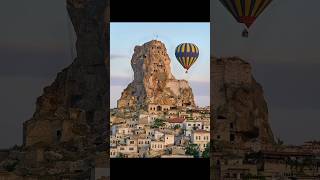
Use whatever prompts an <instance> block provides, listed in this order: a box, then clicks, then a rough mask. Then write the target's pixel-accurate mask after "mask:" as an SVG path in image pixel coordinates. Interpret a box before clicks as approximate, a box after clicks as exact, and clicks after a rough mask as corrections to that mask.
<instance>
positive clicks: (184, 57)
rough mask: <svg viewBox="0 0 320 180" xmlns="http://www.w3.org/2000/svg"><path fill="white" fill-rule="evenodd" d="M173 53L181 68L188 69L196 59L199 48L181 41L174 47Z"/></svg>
mask: <svg viewBox="0 0 320 180" xmlns="http://www.w3.org/2000/svg"><path fill="white" fill-rule="evenodd" d="M175 55H176V58H177V60H178V62H179V63H180V64H181V65H182V66H183V68H184V69H186V70H188V69H189V68H190V67H191V66H192V65H193V64H194V63H195V62H196V60H197V59H198V57H199V48H198V47H197V46H196V45H195V44H192V43H182V44H180V45H178V46H177V47H176V51H175Z"/></svg>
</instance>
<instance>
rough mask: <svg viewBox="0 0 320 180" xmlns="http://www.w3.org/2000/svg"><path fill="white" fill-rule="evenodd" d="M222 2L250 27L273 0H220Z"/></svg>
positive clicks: (237, 18)
mask: <svg viewBox="0 0 320 180" xmlns="http://www.w3.org/2000/svg"><path fill="white" fill-rule="evenodd" d="M220 2H221V3H222V4H223V6H224V7H225V8H226V9H227V10H228V11H229V12H230V13H231V14H232V16H233V17H234V18H235V19H236V20H237V21H238V22H239V23H242V24H245V25H246V27H247V28H250V26H251V25H252V24H253V23H254V22H255V21H256V19H257V18H258V16H259V15H260V14H261V13H262V12H263V11H264V10H265V9H266V8H267V6H268V5H269V4H270V3H271V2H272V0H220ZM245 31H246V30H245Z"/></svg>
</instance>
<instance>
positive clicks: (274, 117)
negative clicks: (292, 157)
mask: <svg viewBox="0 0 320 180" xmlns="http://www.w3.org/2000/svg"><path fill="white" fill-rule="evenodd" d="M319 6H320V1H319V0H308V1H303V2H302V1H301V0H275V1H273V2H272V3H271V4H270V6H269V7H268V8H267V9H266V10H265V12H264V13H263V14H262V15H261V16H260V17H259V18H258V20H257V21H256V22H255V23H254V24H253V25H252V27H251V28H250V32H249V38H248V39H245V38H242V37H241V32H242V30H243V28H244V26H243V25H241V24H238V23H237V22H236V21H235V20H234V19H233V17H232V16H231V15H230V13H229V12H228V11H227V10H226V9H225V8H224V7H223V6H222V5H221V3H220V2H219V1H218V0H214V1H212V3H211V22H214V25H213V27H214V28H212V29H211V30H212V32H211V34H213V36H211V40H212V42H213V45H212V46H211V47H212V48H211V50H212V51H213V52H214V55H215V56H218V57H221V56H239V57H242V58H243V59H245V60H247V61H249V62H250V63H251V65H252V67H253V71H254V76H255V78H256V79H257V81H258V82H259V83H261V84H262V86H263V88H264V93H265V97H266V100H267V102H268V106H269V115H270V122H271V126H272V129H273V132H274V134H275V136H277V137H280V138H281V139H282V140H284V141H285V143H294V144H300V143H302V142H304V141H306V140H315V139H317V140H320V133H319V132H320V95H319V92H320V84H319V78H320V53H319V50H320V45H319V44H320V34H319V32H320V21H319V17H320V11H319Z"/></svg>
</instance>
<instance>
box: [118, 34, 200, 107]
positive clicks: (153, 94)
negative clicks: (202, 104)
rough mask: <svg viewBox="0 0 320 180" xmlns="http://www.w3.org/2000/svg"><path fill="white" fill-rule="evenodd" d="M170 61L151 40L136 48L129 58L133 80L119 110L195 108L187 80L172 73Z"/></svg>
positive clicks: (155, 41) (157, 44)
mask: <svg viewBox="0 0 320 180" xmlns="http://www.w3.org/2000/svg"><path fill="white" fill-rule="evenodd" d="M170 63H171V60H170V58H169V56H168V54H167V50H166V47H165V45H164V44H163V43H162V42H160V41H157V40H152V41H150V42H147V43H145V44H143V45H142V46H136V47H135V48H134V54H133V56H132V59H131V66H132V69H133V72H134V80H133V81H132V82H131V83H130V84H129V85H128V87H127V88H126V89H125V90H124V91H123V92H122V95H121V98H120V99H119V100H118V108H119V109H123V108H132V109H137V108H147V107H148V105H160V106H163V105H165V106H168V107H172V106H181V107H182V106H184V107H185V106H195V103H194V97H193V93H192V89H191V88H190V86H189V83H188V82H187V81H186V80H177V79H175V77H174V76H173V75H172V74H171V68H170Z"/></svg>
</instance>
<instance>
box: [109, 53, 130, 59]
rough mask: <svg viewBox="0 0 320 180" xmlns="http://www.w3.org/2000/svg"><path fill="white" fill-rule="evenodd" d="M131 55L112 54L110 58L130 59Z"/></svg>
mask: <svg viewBox="0 0 320 180" xmlns="http://www.w3.org/2000/svg"><path fill="white" fill-rule="evenodd" d="M128 58H130V57H128V56H127V55H124V54H110V59H111V60H114V59H128Z"/></svg>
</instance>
